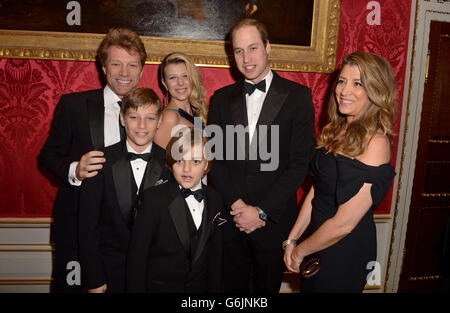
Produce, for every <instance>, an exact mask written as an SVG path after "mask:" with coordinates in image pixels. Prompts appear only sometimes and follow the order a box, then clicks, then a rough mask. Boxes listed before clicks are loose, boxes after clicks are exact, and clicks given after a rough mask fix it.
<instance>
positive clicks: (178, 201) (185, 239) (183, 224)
mask: <svg viewBox="0 0 450 313" xmlns="http://www.w3.org/2000/svg"><path fill="white" fill-rule="evenodd" d="M170 183H171V184H172V186H171V188H170V190H171V193H172V194H175V195H176V196H175V198H174V199H173V200H172V202H171V203H170V204H169V212H170V215H171V216H172V221H173V223H174V225H175V229H176V230H177V235H178V238H179V239H180V241H181V244H182V245H183V247H184V249H185V250H186V252H189V249H190V239H189V231H188V225H187V217H186V209H185V205H186V202H185V201H184V198H183V197H182V195H181V192H180V190H177V188H178V185H177V184H176V183H175V182H170Z"/></svg>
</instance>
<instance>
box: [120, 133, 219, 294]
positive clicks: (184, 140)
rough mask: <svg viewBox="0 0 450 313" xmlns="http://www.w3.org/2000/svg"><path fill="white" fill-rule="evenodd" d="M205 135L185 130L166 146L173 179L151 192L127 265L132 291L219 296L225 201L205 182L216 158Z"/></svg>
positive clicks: (138, 220)
mask: <svg viewBox="0 0 450 313" xmlns="http://www.w3.org/2000/svg"><path fill="white" fill-rule="evenodd" d="M206 139H207V138H206V137H203V135H202V131H201V130H199V129H195V130H194V129H193V128H184V131H183V132H182V133H181V135H178V136H175V137H172V138H171V140H170V141H169V144H168V146H167V153H166V166H167V167H168V168H169V169H170V170H171V171H172V174H173V177H172V178H171V179H169V181H168V182H166V183H164V184H161V185H159V186H156V187H153V188H150V189H148V190H146V191H145V192H144V194H143V199H142V205H141V206H140V207H139V211H138V214H137V218H136V223H135V225H134V229H133V234H132V237H131V242H130V248H129V254H128V261H127V290H128V291H129V292H153V293H155V292H166V293H167V292H169V293H186V292H188V293H205V292H220V290H221V283H222V230H221V227H220V225H221V224H222V223H224V222H225V220H223V219H221V218H220V211H221V208H222V200H221V198H220V196H219V194H218V193H217V192H216V191H214V190H213V189H211V188H209V187H208V186H206V185H204V184H202V182H201V179H202V177H204V176H205V175H206V173H207V172H208V170H209V168H210V166H211V161H209V160H210V159H211V158H209V157H208V155H205V151H204V149H203V148H204V146H205V143H206Z"/></svg>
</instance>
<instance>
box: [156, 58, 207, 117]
mask: <svg viewBox="0 0 450 313" xmlns="http://www.w3.org/2000/svg"><path fill="white" fill-rule="evenodd" d="M179 63H183V64H184V65H186V70H187V73H188V76H189V81H190V83H191V89H192V91H191V94H190V96H189V103H190V105H191V107H192V110H193V111H194V112H195V113H196V114H197V115H198V116H199V117H201V119H202V121H203V124H205V125H206V120H207V116H208V104H207V102H206V88H205V85H203V81H202V76H201V75H200V72H199V70H198V68H197V66H195V63H194V61H193V60H192V59H191V58H190V57H189V56H187V55H186V54H184V53H182V52H172V53H170V54H168V55H166V56H165V57H164V59H163V61H162V62H161V67H160V75H161V80H163V81H164V80H165V69H166V67H167V66H168V65H169V64H179ZM168 93H169V92H168V91H167V92H166V102H167V101H168V100H167V99H168V98H169V96H170V95H169V94H168Z"/></svg>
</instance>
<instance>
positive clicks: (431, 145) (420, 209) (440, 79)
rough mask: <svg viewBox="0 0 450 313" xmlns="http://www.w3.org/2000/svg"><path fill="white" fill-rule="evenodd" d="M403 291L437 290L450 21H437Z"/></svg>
mask: <svg viewBox="0 0 450 313" xmlns="http://www.w3.org/2000/svg"><path fill="white" fill-rule="evenodd" d="M428 49H429V51H428V61H427V64H428V65H427V74H426V81H425V90H424V95H423V102H422V114H421V123H420V131H419V143H418V149H417V159H416V165H415V172H414V181H413V188H412V196H411V205H410V211H409V218H408V226H407V227H408V228H407V232H406V242H405V251H404V259H403V266H402V273H401V276H400V283H399V289H398V291H399V292H437V291H438V290H439V288H440V286H441V284H442V275H441V272H440V271H439V268H438V264H439V261H440V257H439V252H440V249H441V248H442V247H441V246H439V244H438V243H439V240H438V239H439V237H440V235H441V233H442V231H443V227H444V225H445V222H446V220H447V218H448V216H449V213H450V23H445V22H436V21H432V22H431V26H430V41H429V47H428Z"/></svg>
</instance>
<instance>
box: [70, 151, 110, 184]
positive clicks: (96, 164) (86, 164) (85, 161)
mask: <svg viewBox="0 0 450 313" xmlns="http://www.w3.org/2000/svg"><path fill="white" fill-rule="evenodd" d="M105 161H106V159H105V158H103V152H101V151H95V150H93V151H89V152H88V153H86V154H84V155H83V156H82V157H81V159H80V162H78V164H77V168H76V170H75V175H76V176H77V179H78V180H81V181H83V180H85V179H86V178H90V177H94V176H95V175H97V174H98V171H99V170H100V169H102V167H103V165H102V163H105Z"/></svg>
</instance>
